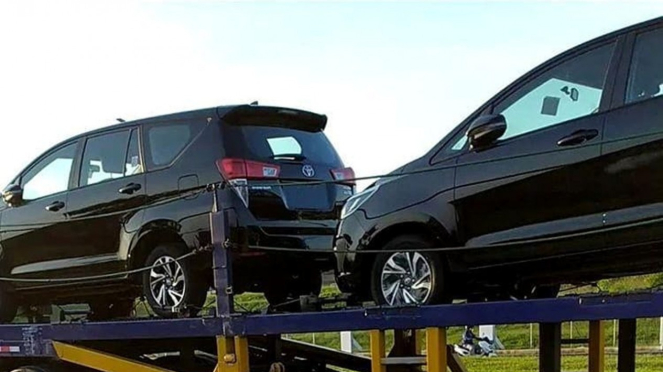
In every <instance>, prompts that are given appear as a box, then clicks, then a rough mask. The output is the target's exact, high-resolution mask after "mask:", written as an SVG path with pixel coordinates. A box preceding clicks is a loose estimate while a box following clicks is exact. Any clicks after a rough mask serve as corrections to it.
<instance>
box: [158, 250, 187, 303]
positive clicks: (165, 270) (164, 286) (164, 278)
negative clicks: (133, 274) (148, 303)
mask: <svg viewBox="0 0 663 372" xmlns="http://www.w3.org/2000/svg"><path fill="white" fill-rule="evenodd" d="M150 291H151V293H152V298H153V299H154V301H155V302H156V303H157V304H158V305H159V306H160V307H162V308H177V307H179V306H180V305H181V304H182V302H183V300H184V296H185V294H186V278H185V276H184V269H183V268H182V266H181V265H180V263H179V262H178V261H177V260H175V259H174V258H173V257H170V256H161V257H159V258H158V259H157V260H156V261H154V264H153V265H152V269H151V270H150Z"/></svg>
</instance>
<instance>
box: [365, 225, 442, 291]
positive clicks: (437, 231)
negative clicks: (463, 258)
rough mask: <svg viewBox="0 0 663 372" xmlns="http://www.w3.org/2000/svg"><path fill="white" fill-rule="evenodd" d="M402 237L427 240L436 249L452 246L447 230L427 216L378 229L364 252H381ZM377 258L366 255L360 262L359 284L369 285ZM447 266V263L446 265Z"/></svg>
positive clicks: (373, 255)
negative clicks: (360, 276) (387, 245)
mask: <svg viewBox="0 0 663 372" xmlns="http://www.w3.org/2000/svg"><path fill="white" fill-rule="evenodd" d="M402 235H418V236H421V237H422V238H424V239H426V240H429V241H430V242H431V243H432V244H433V245H434V246H436V247H445V246H451V245H453V244H454V243H453V239H452V236H451V234H450V232H449V230H448V229H447V228H446V227H445V226H444V225H443V224H442V223H440V222H439V221H437V220H436V219H435V218H433V217H431V216H427V215H423V214H420V215H416V216H409V218H407V219H400V222H397V223H394V224H388V225H387V226H386V227H383V228H381V229H379V230H378V231H377V232H376V233H375V234H374V235H373V236H372V237H371V239H370V241H369V242H368V244H366V246H365V247H364V249H365V250H370V251H379V250H382V247H384V246H385V245H386V244H387V243H388V242H389V241H391V240H393V239H394V238H396V237H398V236H402ZM376 257H377V254H376V253H370V254H369V253H367V254H365V257H363V258H362V259H361V260H360V266H361V270H360V272H361V275H362V278H361V282H362V283H370V279H371V278H370V276H371V271H372V265H373V263H374V262H375V259H376ZM447 264H448V263H447Z"/></svg>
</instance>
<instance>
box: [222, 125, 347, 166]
mask: <svg viewBox="0 0 663 372" xmlns="http://www.w3.org/2000/svg"><path fill="white" fill-rule="evenodd" d="M225 137H226V141H225V142H226V148H227V150H228V155H229V156H232V157H241V158H247V159H256V160H273V159H277V160H278V159H280V158H285V159H287V158H294V159H295V160H304V159H305V160H306V161H307V162H310V163H315V164H326V165H331V166H340V165H342V162H341V159H340V158H339V156H338V154H337V153H336V150H334V147H333V146H332V144H331V143H330V142H329V140H328V139H327V136H325V134H324V133H323V132H307V131H301V130H296V129H291V128H281V127H272V126H269V127H268V126H264V127H263V126H241V127H240V126H232V125H229V126H228V127H227V131H226V136H225Z"/></svg>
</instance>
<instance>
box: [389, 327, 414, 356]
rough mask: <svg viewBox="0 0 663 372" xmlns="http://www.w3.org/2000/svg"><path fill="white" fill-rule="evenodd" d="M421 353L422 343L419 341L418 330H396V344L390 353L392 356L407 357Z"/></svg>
mask: <svg viewBox="0 0 663 372" xmlns="http://www.w3.org/2000/svg"><path fill="white" fill-rule="evenodd" d="M420 354H421V345H420V343H419V342H417V331H415V330H402V329H397V330H394V346H393V347H392V349H391V352H390V353H389V356H390V357H405V356H415V355H420Z"/></svg>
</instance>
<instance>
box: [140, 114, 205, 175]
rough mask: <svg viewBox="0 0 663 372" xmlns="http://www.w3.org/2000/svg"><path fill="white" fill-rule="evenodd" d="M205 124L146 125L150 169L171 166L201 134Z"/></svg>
mask: <svg viewBox="0 0 663 372" xmlns="http://www.w3.org/2000/svg"><path fill="white" fill-rule="evenodd" d="M204 125H205V123H204V122H203V121H195V122H193V121H192V122H173V123H155V124H147V125H145V129H144V133H145V139H144V140H143V142H144V144H145V153H146V158H147V163H148V164H149V166H150V168H158V167H163V166H166V165H169V164H170V163H171V162H172V161H173V160H175V158H176V157H177V156H178V155H179V154H180V153H181V152H182V150H184V148H185V147H186V146H187V145H188V144H189V143H190V142H191V141H192V140H193V138H194V137H195V136H196V135H197V134H198V133H200V131H201V130H202V128H203V127H204Z"/></svg>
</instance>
